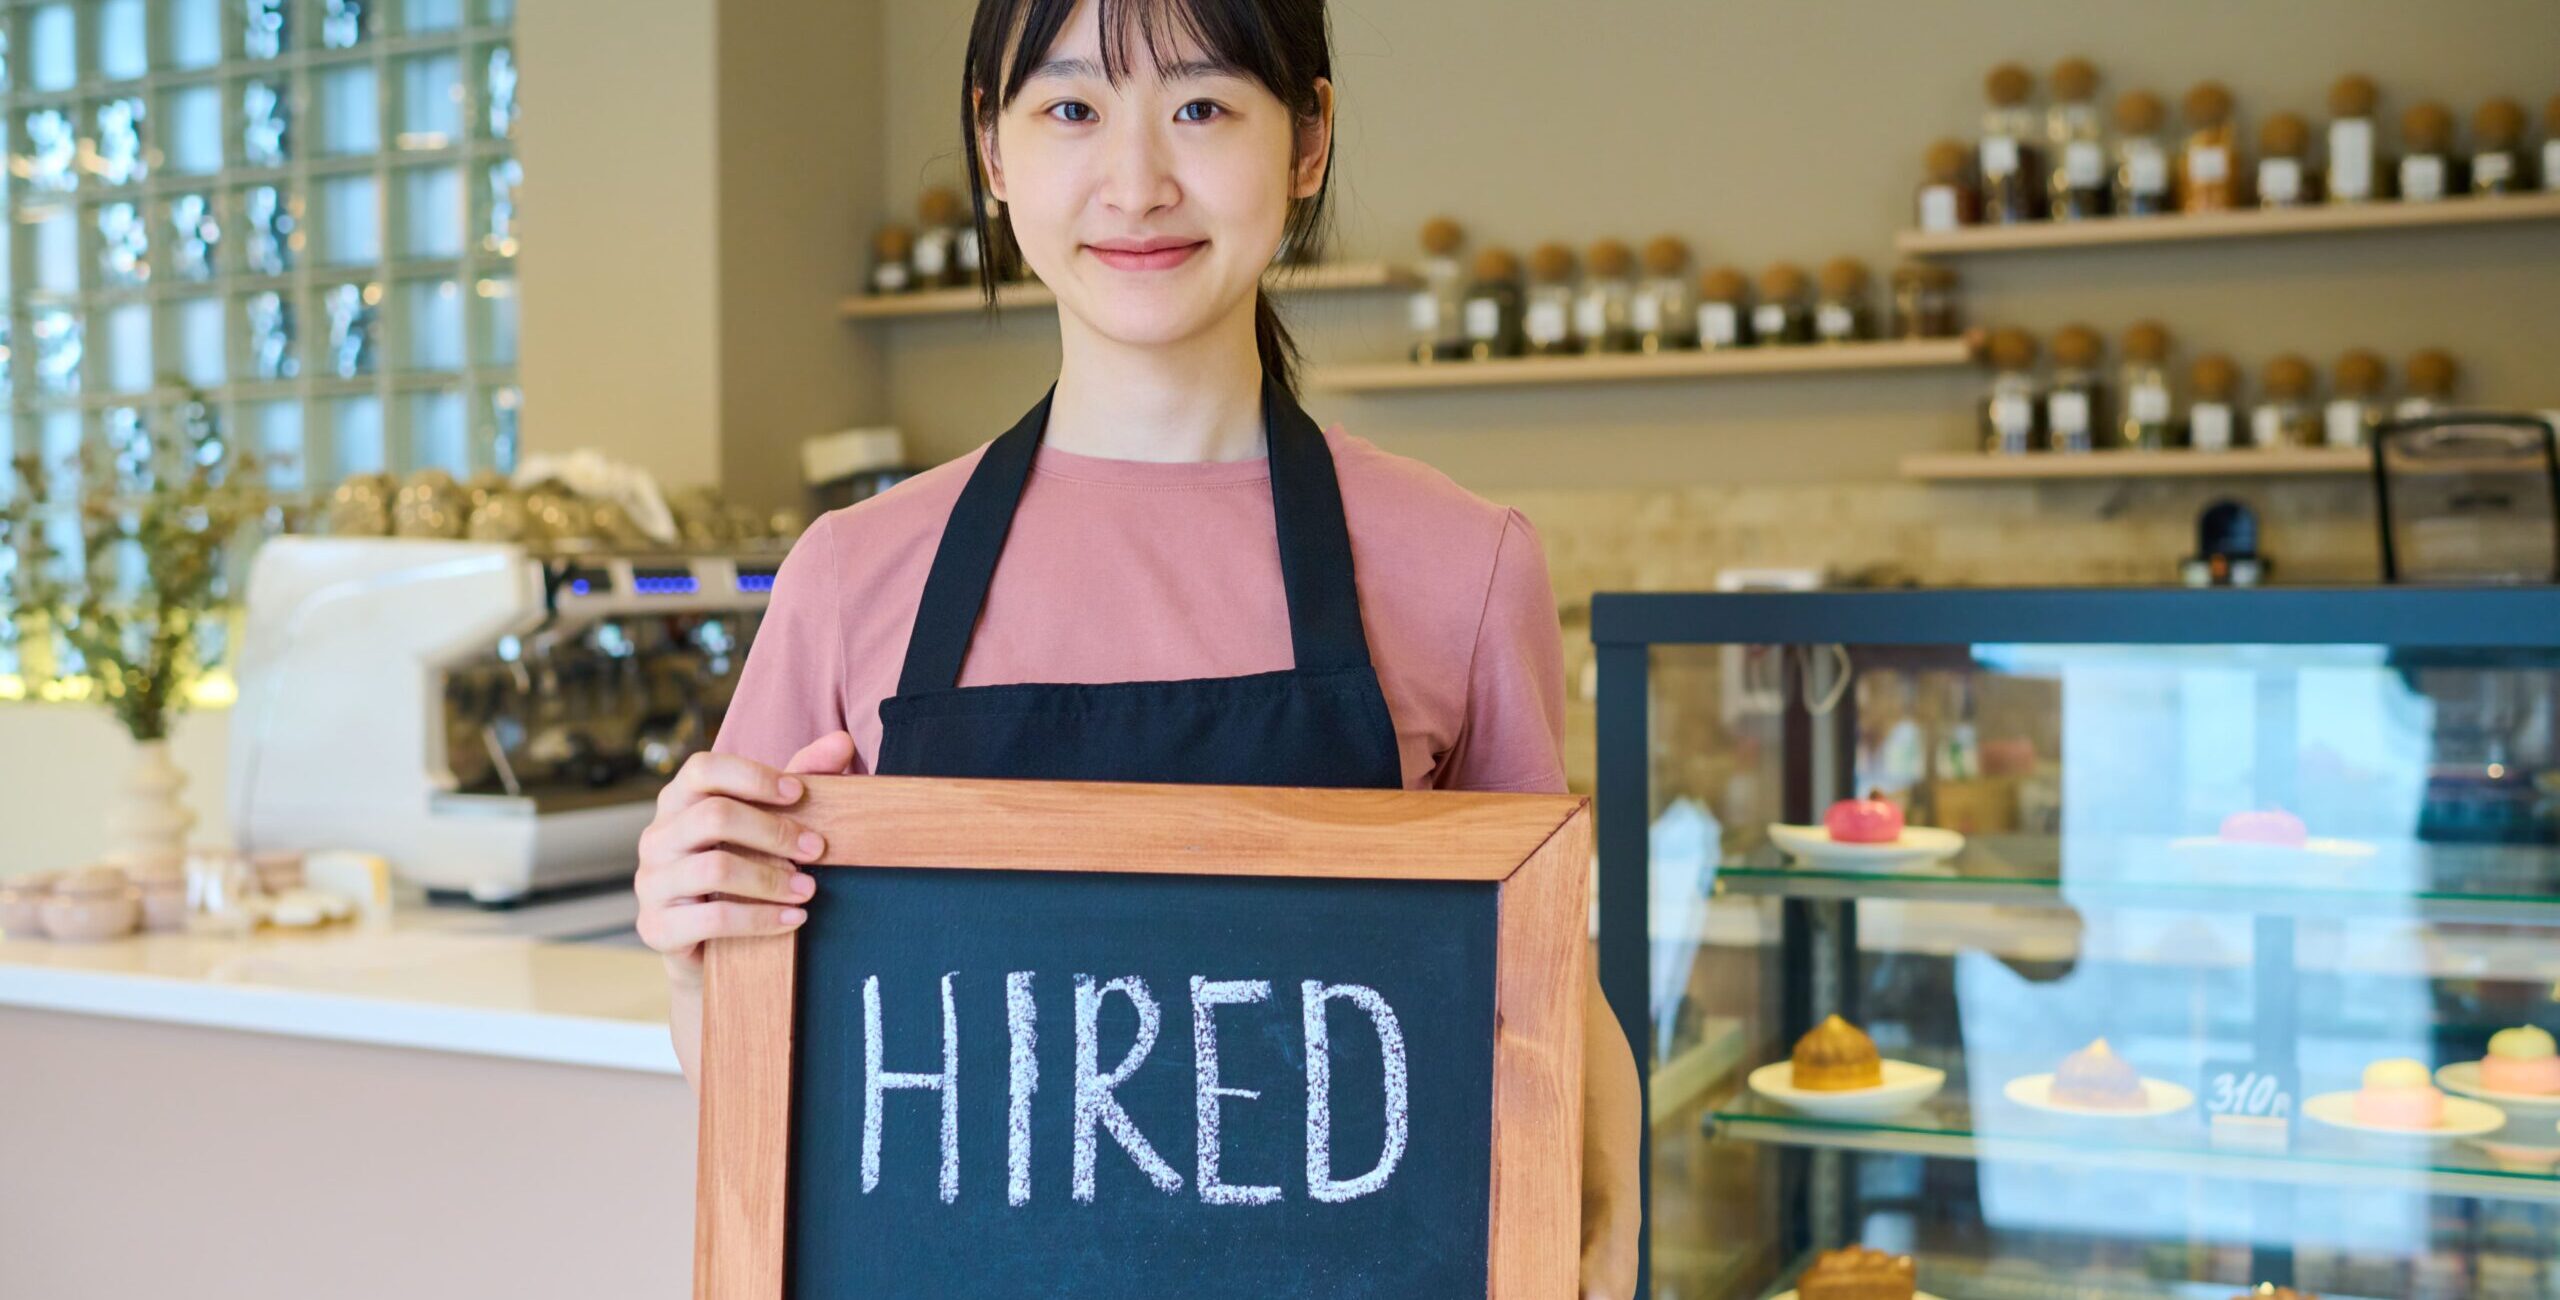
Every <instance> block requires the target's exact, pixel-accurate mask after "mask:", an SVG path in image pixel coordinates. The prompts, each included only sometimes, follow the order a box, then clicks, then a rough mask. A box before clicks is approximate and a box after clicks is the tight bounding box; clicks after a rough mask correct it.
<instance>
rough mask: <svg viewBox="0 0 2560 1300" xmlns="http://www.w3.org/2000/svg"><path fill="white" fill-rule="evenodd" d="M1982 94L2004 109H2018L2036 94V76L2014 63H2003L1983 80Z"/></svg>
mask: <svg viewBox="0 0 2560 1300" xmlns="http://www.w3.org/2000/svg"><path fill="white" fill-rule="evenodd" d="M1982 92H1983V93H1984V94H1986V95H1989V96H1990V97H1991V102H1992V103H1994V104H1997V105H1999V106H2000V107H2002V108H2016V107H2017V106H2018V105H2020V104H2023V103H2026V102H2027V96H2029V95H2032V94H2034V93H2036V78H2035V74H2034V73H2032V72H2029V71H2027V70H2026V69H2025V68H2022V67H2019V66H2018V65H2017V64H2014V63H2003V64H2001V65H2000V66H1999V67H1996V68H1993V69H1992V70H1991V75H1990V76H1988V77H1985V78H1983V79H1982Z"/></svg>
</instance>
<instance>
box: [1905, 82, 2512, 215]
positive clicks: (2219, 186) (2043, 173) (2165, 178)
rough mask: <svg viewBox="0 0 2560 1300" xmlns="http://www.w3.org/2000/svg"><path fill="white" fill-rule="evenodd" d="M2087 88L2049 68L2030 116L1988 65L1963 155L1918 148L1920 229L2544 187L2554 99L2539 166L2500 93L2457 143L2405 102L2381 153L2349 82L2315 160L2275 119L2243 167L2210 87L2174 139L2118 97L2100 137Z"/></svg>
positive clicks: (2362, 88) (2201, 87) (2377, 92)
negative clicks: (1985, 107) (2045, 98)
mask: <svg viewBox="0 0 2560 1300" xmlns="http://www.w3.org/2000/svg"><path fill="white" fill-rule="evenodd" d="M2098 82H2099V75H2098V70H2097V68H2096V66H2095V65H2093V64H2091V63H2090V62H2089V61H2088V60H2086V59H2077V58H2074V59H2065V60H2063V61H2062V62H2061V63H2060V64H2058V65H2057V66H2055V68H2054V69H2053V72H2052V74H2051V76H2050V77H2049V78H2048V85H2049V86H2050V88H2051V99H2050V103H2048V104H2047V105H2046V106H2044V107H2043V108H2042V109H2039V108H2038V107H2037V106H2036V105H2035V103H2034V100H2035V98H2036V82H2035V77H2034V74H2032V73H2030V72H2028V71H2027V70H2026V69H2025V68H2022V67H2019V66H2018V65H2016V64H2014V63H2010V64H2002V65H2001V66H2000V67H1997V68H1994V69H1993V70H1992V71H1991V75H1990V76H1989V78H1987V80H1986V82H1985V90H1986V91H1987V93H1988V94H1989V96H1990V100H1991V107H1990V110H1989V112H1988V113H1987V114H1986V116H1985V117H1984V119H1983V125H1982V135H1981V138H1980V139H1979V140H1977V141H1976V142H1975V143H1974V145H1973V147H1971V148H1968V147H1966V145H1965V144H1963V143H1962V142H1960V141H1956V140H1940V141H1938V142H1937V143H1936V144H1934V145H1932V146H1930V149H1929V151H1928V154H1927V157H1926V159H1925V166H1926V172H1927V174H1926V178H1925V179H1924V180H1923V181H1922V183H1921V186H1920V189H1919V193H1918V196H1917V199H1916V203H1915V206H1916V208H1917V213H1916V216H1917V219H1918V222H1919V225H1920V227H1921V228H1922V229H1923V230H1933V231H1943V230H1953V229H1957V228H1959V227H1962V226H1969V225H1976V224H1988V225H2006V224H2016V223H2020V222H2030V221H2042V220H2047V219H2051V220H2055V221H2077V220H2085V219H2089V218H2095V217H2105V216H2151V215H2157V214H2162V213H2171V212H2216V211H2226V210H2230V209H2234V208H2241V207H2249V206H2258V207H2297V206H2306V205H2310V204H2315V203H2363V202H2370V201H2374V200H2381V199H2399V200H2402V201H2407V202H2429V201H2434V200H2438V199H2445V198H2450V197H2454V196H2458V195H2464V194H2479V195H2497V194H2511V193H2519V192H2523V191H2526V190H2531V189H2535V188H2543V189H2548V190H2553V191H2560V97H2554V98H2553V99H2552V101H2551V102H2550V104H2549V105H2547V106H2546V107H2545V109H2544V110H2543V129H2544V135H2545V139H2544V140H2543V142H2542V149H2541V159H2540V165H2539V166H2536V165H2535V160H2534V158H2533V156H2532V154H2531V153H2530V152H2529V151H2528V150H2527V149H2526V147H2525V128H2526V114H2525V110H2524V108H2523V106H2522V105H2520V104H2518V103H2517V102H2516V101H2515V100H2512V99H2507V98H2503V97H2500V98H2493V99H2490V100H2488V101H2486V102H2484V103H2482V104H2481V105H2480V106H2479V109H2478V111H2477V112H2475V113H2474V114H2473V116H2472V119H2471V124H2470V125H2471V132H2470V139H2469V140H2468V141H2464V140H2462V139H2460V138H2459V137H2460V132H2459V131H2458V129H2457V123H2456V120H2455V117H2454V113H2453V111H2452V110H2451V109H2449V108H2447V107H2445V106H2444V105H2443V104H2440V103H2436V102H2433V101H2428V102H2424V103H2419V104H2415V105H2412V106H2410V107H2409V108H2408V109H2407V110H2406V111H2404V112H2403V113H2402V114H2401V115H2400V119H2399V123H2398V125H2399V128H2400V131H2399V140H2398V142H2397V143H2398V152H2397V154H2396V155H2395V154H2394V153H2392V152H2391V151H2390V150H2389V149H2388V148H2386V147H2385V144H2384V142H2383V140H2382V132H2381V128H2380V122H2381V120H2382V119H2381V118H2380V117H2379V116H2378V114H2379V110H2380V107H2381V103H2382V92H2381V89H2380V87H2378V86H2377V85H2376V84H2375V83H2374V81H2373V79H2372V78H2370V77H2367V76H2364V75H2362V74H2349V75H2347V76H2345V77H2342V78H2340V79H2339V80H2338V82H2337V84H2336V85H2335V86H2333V87H2331V88H2330V91H2329V121H2328V123H2327V127H2326V130H2325V132H2323V133H2322V134H2323V140H2322V143H2323V145H2324V148H2323V149H2322V150H2321V153H2320V156H2319V157H2318V158H2317V159H2316V160H2315V158H2314V157H2313V151H2312V145H2313V131H2312V127H2311V124H2310V123H2309V122H2308V121H2306V120H2305V119H2304V118H2302V117H2301V116H2299V115H2297V114H2294V113H2281V112H2280V113H2276V114H2273V115H2271V116H2269V117H2268V118H2266V119H2265V120H2264V121H2263V122H2261V123H2260V124H2259V129H2258V136H2257V146H2258V149H2257V153H2258V156H2257V158H2256V161H2255V164H2254V166H2252V165H2251V164H2250V163H2249V161H2248V160H2247V159H2246V158H2245V157H2244V154H2243V150H2242V147H2241V135H2240V131H2239V126H2238V122H2237V116H2238V115H2237V106H2236V103H2235V101H2234V99H2233V97H2232V94H2231V91H2230V90H2229V89H2228V88H2226V87H2225V86H2223V85H2222V84H2221V83H2219V82H2213V81H2207V82H2202V83H2200V84H2198V85H2197V86H2195V87H2194V88H2193V89H2191V90H2189V91H2188V92H2187V93H2186V96H2185V98H2184V99H2183V100H2182V101H2181V103H2180V105H2179V109H2180V116H2181V119H2182V122H2181V125H2182V126H2183V131H2172V130H2171V129H2170V128H2169V123H2168V109H2167V106H2166V105H2165V104H2164V103H2163V102H2162V101H2161V99H2160V97H2159V96H2158V95H2155V94H2153V93H2151V92H2150V91H2147V90H2132V91H2128V92H2126V93H2125V94H2123V95H2121V96H2119V97H2118V98H2117V99H2116V100H2115V103H2114V105H2113V112H2112V124H2113V127H2114V138H2113V139H2112V140H2110V139H2108V138H2107V132H2106V130H2105V129H2104V127H2103V126H2102V124H2101V121H2100V115H2099V109H2098V105H2097V95H2098Z"/></svg>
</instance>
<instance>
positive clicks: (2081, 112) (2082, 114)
mask: <svg viewBox="0 0 2560 1300" xmlns="http://www.w3.org/2000/svg"><path fill="white" fill-rule="evenodd" d="M2046 82H2047V84H2048V85H2050V86H2051V87H2052V88H2053V103H2052V106H2051V107H2049V108H2047V109H2046V110H2045V118H2044V123H2045V141H2046V143H2048V144H2049V145H2051V146H2052V149H2053V176H2052V179H2051V181H2050V183H2049V188H2050V190H2051V195H2050V198H2049V200H2048V202H2047V204H2046V211H2047V212H2048V213H2049V214H2050V215H2051V216H2052V218H2053V219H2054V220H2056V221H2084V220H2087V219H2089V218H2091V217H2103V216H2106V215H2107V214H2108V213H2109V212H2110V211H2112V210H2113V209H2114V202H2113V198H2114V195H2113V188H2114V187H2113V186H2111V185H2109V184H2108V181H2107V147H2106V143H2105V141H2104V139H2103V138H2102V134H2103V133H2102V132H2101V131H2100V129H2099V122H2098V104H2097V96H2098V67H2097V65H2096V64H2094V63H2091V62H2089V61H2088V60H2087V59H2079V58H2072V59H2064V60H2063V61H2062V62H2060V63H2057V64H2055V65H2053V73H2052V75H2051V76H2050V77H2048V78H2047V79H2046Z"/></svg>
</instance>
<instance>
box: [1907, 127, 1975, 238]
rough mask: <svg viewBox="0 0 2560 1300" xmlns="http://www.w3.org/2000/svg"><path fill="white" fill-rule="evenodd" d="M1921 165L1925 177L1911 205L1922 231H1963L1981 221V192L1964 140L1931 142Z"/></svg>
mask: <svg viewBox="0 0 2560 1300" xmlns="http://www.w3.org/2000/svg"><path fill="white" fill-rule="evenodd" d="M1921 165H1922V176H1923V179H1922V180H1921V182H1920V190H1919V192H1918V193H1917V194H1915V195H1913V196H1912V207H1913V208H1914V209H1915V211H1916V219H1917V220H1918V221H1919V223H1920V228H1921V229H1922V230H1926V231H1932V232H1938V231H1948V230H1960V229H1963V228H1964V227H1966V226H1972V225H1979V224H1981V221H1982V191H1981V190H1979V189H1976V188H1975V187H1974V184H1973V177H1972V175H1971V171H1972V167H1973V156H1972V154H1971V153H1970V152H1969V151H1967V150H1966V149H1965V147H1964V142H1963V141H1961V140H1940V141H1939V142H1937V143H1936V144H1933V145H1930V146H1929V152H1928V153H1927V155H1925V156H1924V157H1923V158H1922V160H1921Z"/></svg>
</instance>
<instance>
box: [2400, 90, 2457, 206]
mask: <svg viewBox="0 0 2560 1300" xmlns="http://www.w3.org/2000/svg"><path fill="white" fill-rule="evenodd" d="M2463 188H2464V186H2463V178H2462V175H2461V167H2460V162H2459V160H2458V159H2456V158H2455V157H2454V154H2453V112H2452V110H2450V109H2448V108H2446V107H2445V106H2444V105H2442V104H2439V103H2436V102H2435V101H2433V100H2429V101H2427V102H2426V103H2423V104H2414V105H2411V106H2410V108H2409V111H2408V112H2406V113H2403V114H2401V115H2400V199H2401V201H2402V202H2404V203H2433V202H2435V201H2436V200H2438V199H2441V198H2444V197H2445V196H2446V195H2449V194H2459V193H2461V192H2462V190H2463Z"/></svg>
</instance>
